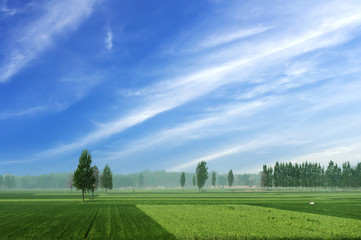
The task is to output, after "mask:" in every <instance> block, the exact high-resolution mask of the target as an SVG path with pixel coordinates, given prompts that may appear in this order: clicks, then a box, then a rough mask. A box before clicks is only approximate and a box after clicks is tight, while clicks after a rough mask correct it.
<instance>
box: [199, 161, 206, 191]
mask: <svg viewBox="0 0 361 240" xmlns="http://www.w3.org/2000/svg"><path fill="white" fill-rule="evenodd" d="M196 177H197V185H198V189H199V192H200V191H203V186H204V184H205V183H206V181H207V179H208V167H207V162H205V161H201V162H200V163H198V165H197V168H196Z"/></svg>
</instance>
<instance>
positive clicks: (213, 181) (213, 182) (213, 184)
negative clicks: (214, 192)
mask: <svg viewBox="0 0 361 240" xmlns="http://www.w3.org/2000/svg"><path fill="white" fill-rule="evenodd" d="M212 186H213V187H215V186H216V172H212Z"/></svg>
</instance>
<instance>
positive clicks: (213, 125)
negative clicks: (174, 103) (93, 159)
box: [102, 98, 278, 160]
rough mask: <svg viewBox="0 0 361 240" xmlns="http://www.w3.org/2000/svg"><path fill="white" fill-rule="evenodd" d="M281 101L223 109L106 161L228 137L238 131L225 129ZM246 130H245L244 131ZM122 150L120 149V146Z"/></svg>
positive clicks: (110, 154) (147, 139)
mask: <svg viewBox="0 0 361 240" xmlns="http://www.w3.org/2000/svg"><path fill="white" fill-rule="evenodd" d="M277 102H278V101H277V100H276V99H272V98H265V99H262V100H257V101H254V102H248V103H244V102H242V103H235V104H227V105H226V106H221V107H219V109H217V110H216V111H212V113H211V114H206V116H202V117H200V118H199V119H197V120H193V121H189V122H185V123H183V124H179V125H177V126H175V127H172V128H167V129H163V130H160V131H157V132H156V133H154V134H151V135H149V136H147V137H144V138H141V139H138V140H136V141H134V142H133V143H131V144H129V145H127V146H125V147H124V149H125V150H123V151H120V152H108V153H103V154H102V155H103V156H102V159H103V160H105V159H106V160H114V159H119V158H121V157H122V156H124V155H126V154H131V153H134V152H139V151H141V150H144V149H147V148H152V147H154V146H156V145H160V144H163V143H165V142H168V143H169V142H172V143H174V142H176V141H181V142H184V141H187V140H189V139H200V138H206V137H209V136H214V135H217V134H225V133H226V132H227V131H235V128H231V129H228V128H229V127H228V128H225V127H224V126H226V125H228V124H230V123H231V122H233V121H239V120H240V119H242V118H246V117H249V116H250V115H253V114H255V113H257V112H258V111H260V110H262V109H264V108H266V107H269V106H272V105H274V104H276V103H277ZM241 129H243V128H241ZM116 148H117V149H119V146H116Z"/></svg>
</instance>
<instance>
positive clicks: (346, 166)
mask: <svg viewBox="0 0 361 240" xmlns="http://www.w3.org/2000/svg"><path fill="white" fill-rule="evenodd" d="M261 185H262V186H263V187H272V186H274V187H276V188H277V187H293V188H294V187H297V188H299V187H306V188H320V187H324V188H326V187H328V188H331V189H335V188H337V187H338V188H355V187H361V164H360V163H358V164H357V165H356V166H354V167H352V166H351V164H350V162H345V163H343V164H342V168H341V167H339V166H338V165H337V164H336V163H334V162H333V161H330V162H329V164H328V166H327V169H326V170H325V169H324V167H321V165H320V164H319V163H310V162H304V163H301V164H298V163H296V164H292V163H291V162H290V163H279V162H276V164H275V166H274V171H272V167H267V166H266V165H263V171H262V172H261Z"/></svg>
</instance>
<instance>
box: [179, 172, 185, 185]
mask: <svg viewBox="0 0 361 240" xmlns="http://www.w3.org/2000/svg"><path fill="white" fill-rule="evenodd" d="M185 184H186V174H185V173H184V172H182V173H181V175H180V185H181V187H184V185H185Z"/></svg>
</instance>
